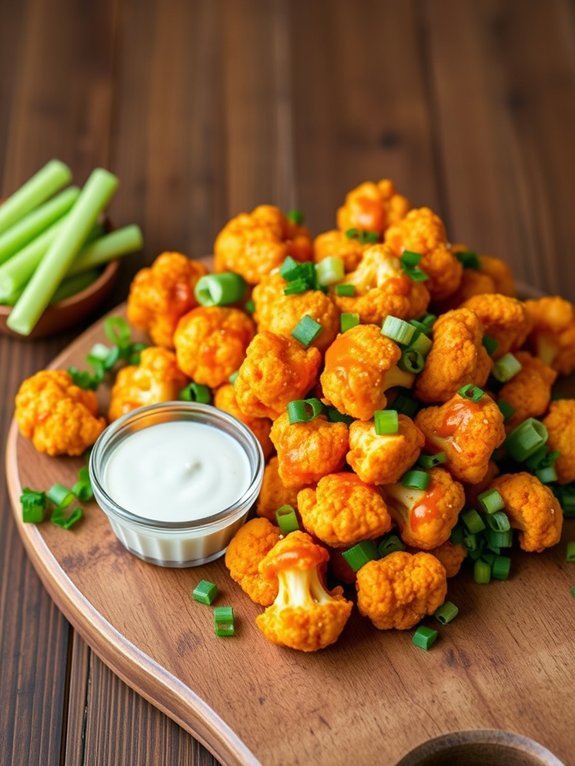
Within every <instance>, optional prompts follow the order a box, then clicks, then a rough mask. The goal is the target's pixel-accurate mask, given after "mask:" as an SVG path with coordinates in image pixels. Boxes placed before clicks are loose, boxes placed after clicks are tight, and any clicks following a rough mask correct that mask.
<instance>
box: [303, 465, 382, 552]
mask: <svg viewBox="0 0 575 766" xmlns="http://www.w3.org/2000/svg"><path fill="white" fill-rule="evenodd" d="M297 506H298V510H299V512H300V515H301V518H302V521H303V525H304V527H305V528H306V529H307V531H308V532H309V533H310V534H312V535H314V536H315V537H317V538H318V539H319V540H321V541H322V542H324V543H327V544H328V545H331V547H332V548H347V547H348V546H350V545H355V543H358V542H360V540H366V539H370V540H371V539H373V538H376V537H379V536H380V535H383V534H385V533H386V532H388V531H389V530H390V529H391V518H390V515H389V513H388V510H387V507H386V505H385V501H384V500H383V498H382V496H381V493H380V492H379V490H378V489H377V487H374V486H373V485H372V484H366V483H365V482H363V481H362V480H361V479H360V478H359V476H356V475H355V474H354V473H332V474H329V475H327V476H324V477H323V478H322V479H320V480H319V482H318V484H317V487H316V488H315V489H302V490H301V491H300V492H298V496H297Z"/></svg>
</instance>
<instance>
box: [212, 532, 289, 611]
mask: <svg viewBox="0 0 575 766" xmlns="http://www.w3.org/2000/svg"><path fill="white" fill-rule="evenodd" d="M280 537H281V532H280V530H279V527H276V526H274V525H273V524H271V523H270V522H269V521H268V520H267V519H252V520H251V521H248V522H246V523H245V524H243V525H242V526H241V527H240V528H239V529H238V531H237V532H236V534H235V535H234V536H233V537H232V539H231V540H230V543H229V545H228V549H227V550H226V558H225V562H226V566H227V568H228V569H229V571H230V577H231V578H232V580H234V582H237V584H238V585H239V586H240V588H241V589H242V590H243V591H244V593H247V595H248V596H249V597H250V598H251V600H252V601H255V603H256V604H261V605H262V606H269V605H270V604H273V601H274V599H275V597H276V596H277V594H278V584H277V580H274V579H273V578H272V579H268V578H265V577H262V575H261V574H260V572H259V569H258V567H259V565H260V561H263V559H264V558H265V556H267V554H268V553H269V552H270V551H271V549H272V548H273V547H274V545H275V544H276V543H277V542H278V540H279V539H280Z"/></svg>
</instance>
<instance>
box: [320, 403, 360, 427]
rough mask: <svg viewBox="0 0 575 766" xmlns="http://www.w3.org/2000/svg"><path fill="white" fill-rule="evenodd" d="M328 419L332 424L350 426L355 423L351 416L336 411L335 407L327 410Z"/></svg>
mask: <svg viewBox="0 0 575 766" xmlns="http://www.w3.org/2000/svg"><path fill="white" fill-rule="evenodd" d="M327 419H328V420H329V421H330V423H347V424H348V425H350V424H351V423H353V420H354V419H353V418H352V417H351V415H344V414H343V413H342V412H340V411H339V410H336V408H335V407H328V408H327Z"/></svg>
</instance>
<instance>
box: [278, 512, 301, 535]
mask: <svg viewBox="0 0 575 766" xmlns="http://www.w3.org/2000/svg"><path fill="white" fill-rule="evenodd" d="M276 521H277V523H278V527H279V528H280V530H281V533H282V535H289V533H290V532H297V531H298V529H299V521H298V520H297V515H296V512H295V509H294V507H293V506H291V505H282V506H280V507H279V508H278V509H277V511H276Z"/></svg>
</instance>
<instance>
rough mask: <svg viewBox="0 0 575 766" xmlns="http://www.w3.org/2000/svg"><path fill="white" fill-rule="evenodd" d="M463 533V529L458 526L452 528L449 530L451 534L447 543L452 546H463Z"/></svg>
mask: <svg viewBox="0 0 575 766" xmlns="http://www.w3.org/2000/svg"><path fill="white" fill-rule="evenodd" d="M464 534H465V531H464V529H463V527H462V526H461V525H460V524H458V525H457V526H455V527H453V529H452V530H451V534H450V535H449V542H450V543H451V544H452V545H463V537H464Z"/></svg>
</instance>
